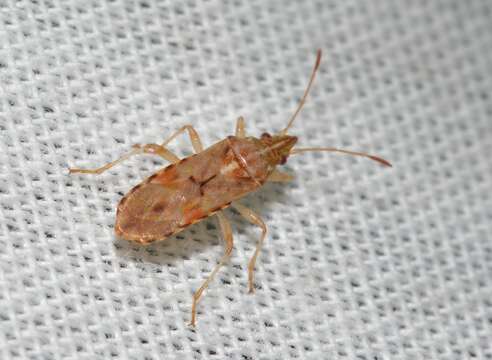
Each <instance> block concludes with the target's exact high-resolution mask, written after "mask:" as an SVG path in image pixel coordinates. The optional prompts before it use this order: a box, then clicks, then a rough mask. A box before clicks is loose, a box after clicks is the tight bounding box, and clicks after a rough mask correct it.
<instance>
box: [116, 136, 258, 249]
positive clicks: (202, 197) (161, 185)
mask: <svg viewBox="0 0 492 360" xmlns="http://www.w3.org/2000/svg"><path fill="white" fill-rule="evenodd" d="M232 145H233V144H232V143H231V141H230V140H227V139H226V140H223V141H220V142H218V143H217V144H215V145H213V146H211V147H209V148H208V149H206V150H205V151H203V152H201V153H199V154H195V155H192V156H189V157H186V158H184V159H182V160H181V161H180V162H178V163H177V164H171V165H169V166H168V167H166V168H164V169H163V170H161V171H159V172H157V173H156V174H154V175H152V176H151V177H149V178H147V179H146V180H145V181H143V182H142V183H141V184H139V185H137V186H135V187H134V188H133V189H132V190H131V191H130V192H129V193H128V194H127V195H125V196H124V197H123V198H122V199H121V201H120V204H119V205H118V211H117V215H116V224H115V232H116V235H118V236H119V237H121V238H124V239H126V240H132V241H137V242H140V243H144V244H147V243H150V242H153V241H156V240H163V239H165V238H166V237H168V236H170V235H173V234H175V233H177V232H179V231H181V230H182V229H184V228H185V227H187V226H188V225H191V224H193V223H196V222H198V221H200V220H202V219H203V218H206V217H208V216H210V215H213V214H214V213H216V212H217V211H219V210H221V209H223V208H225V207H227V206H229V205H230V203H231V202H232V201H234V200H237V199H239V198H241V197H242V196H244V195H246V194H247V193H249V192H251V191H254V190H255V189H256V188H257V187H258V186H259V182H258V181H257V180H255V179H253V178H252V177H251V175H250V174H249V173H248V171H247V170H246V169H245V168H244V165H242V164H241V163H240V162H239V161H238V159H237V155H236V154H235V151H233V149H232V148H231V146H232Z"/></svg>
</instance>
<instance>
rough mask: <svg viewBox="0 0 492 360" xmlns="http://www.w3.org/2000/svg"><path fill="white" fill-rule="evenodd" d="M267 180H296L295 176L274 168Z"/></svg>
mask: <svg viewBox="0 0 492 360" xmlns="http://www.w3.org/2000/svg"><path fill="white" fill-rule="evenodd" d="M267 180H268V181H271V182H289V181H292V180H294V176H292V175H291V174H288V173H284V172H282V171H279V170H273V172H272V173H271V174H270V176H269V177H268V179H267Z"/></svg>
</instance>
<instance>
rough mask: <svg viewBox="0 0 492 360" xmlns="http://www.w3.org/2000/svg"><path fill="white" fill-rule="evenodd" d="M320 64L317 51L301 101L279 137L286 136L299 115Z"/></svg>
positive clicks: (319, 52) (319, 53)
mask: <svg viewBox="0 0 492 360" xmlns="http://www.w3.org/2000/svg"><path fill="white" fill-rule="evenodd" d="M320 62H321V50H320V49H318V52H317V53H316V63H315V64H314V68H313V71H312V72H311V77H310V78H309V83H308V86H307V88H306V90H304V95H302V98H301V101H300V102H299V105H298V106H297V110H296V111H295V112H294V114H293V115H292V116H291V118H290V119H289V122H288V124H287V126H286V127H285V129H283V130H282V131H280V132H279V135H286V134H287V131H288V130H289V129H290V127H291V126H292V123H293V122H294V120H295V118H296V116H297V114H299V111H301V109H302V107H303V105H304V102H305V101H306V97H307V95H308V93H309V90H311V85H312V84H313V81H314V77H315V75H316V71H317V70H318V67H319V63H320Z"/></svg>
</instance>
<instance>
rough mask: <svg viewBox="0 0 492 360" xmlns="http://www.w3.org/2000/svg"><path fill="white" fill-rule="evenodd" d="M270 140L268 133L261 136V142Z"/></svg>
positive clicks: (270, 136)
mask: <svg viewBox="0 0 492 360" xmlns="http://www.w3.org/2000/svg"><path fill="white" fill-rule="evenodd" d="M271 138H272V135H270V134H269V133H266V132H265V133H263V134H261V140H270V139H271Z"/></svg>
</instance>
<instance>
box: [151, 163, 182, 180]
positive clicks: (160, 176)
mask: <svg viewBox="0 0 492 360" xmlns="http://www.w3.org/2000/svg"><path fill="white" fill-rule="evenodd" d="M154 175H156V176H155V177H154V178H153V179H154V180H155V182H158V183H161V184H168V183H171V182H173V181H174V180H176V179H177V178H178V171H177V170H176V166H174V164H171V165H169V166H168V167H167V168H165V169H164V170H162V171H159V172H158V173H157V174H154Z"/></svg>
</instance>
